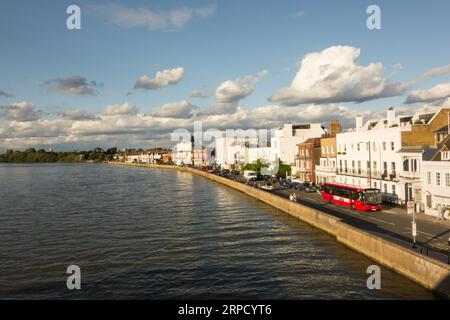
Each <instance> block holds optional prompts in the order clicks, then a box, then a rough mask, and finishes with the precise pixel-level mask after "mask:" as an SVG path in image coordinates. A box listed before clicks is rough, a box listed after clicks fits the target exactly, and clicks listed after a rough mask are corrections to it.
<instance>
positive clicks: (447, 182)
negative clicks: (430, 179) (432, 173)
mask: <svg viewBox="0 0 450 320" xmlns="http://www.w3.org/2000/svg"><path fill="white" fill-rule="evenodd" d="M445 186H446V187H450V173H448V172H446V173H445Z"/></svg>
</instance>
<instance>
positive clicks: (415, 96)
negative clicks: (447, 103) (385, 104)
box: [405, 83, 450, 104]
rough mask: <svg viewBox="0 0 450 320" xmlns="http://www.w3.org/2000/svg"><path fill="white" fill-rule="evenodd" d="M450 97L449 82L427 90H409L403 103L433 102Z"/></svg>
mask: <svg viewBox="0 0 450 320" xmlns="http://www.w3.org/2000/svg"><path fill="white" fill-rule="evenodd" d="M448 97H450V83H441V84H438V85H436V86H434V87H432V88H430V89H427V90H416V91H413V92H411V93H410V94H409V95H408V97H407V98H406V101H405V103H407V104H411V103H416V102H434V103H439V102H442V101H443V100H445V99H446V98H448Z"/></svg>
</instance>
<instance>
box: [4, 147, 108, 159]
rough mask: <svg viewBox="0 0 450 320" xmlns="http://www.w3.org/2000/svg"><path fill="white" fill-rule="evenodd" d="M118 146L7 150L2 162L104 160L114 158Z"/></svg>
mask: <svg viewBox="0 0 450 320" xmlns="http://www.w3.org/2000/svg"><path fill="white" fill-rule="evenodd" d="M116 153H117V148H110V149H107V150H106V151H105V150H103V149H102V148H100V147H97V148H95V149H92V150H88V151H71V152H54V151H45V150H44V149H39V150H36V149H34V148H29V149H27V150H25V151H17V150H7V151H6V152H5V153H3V154H0V163H48V162H86V161H89V162H102V161H109V160H112V158H113V155H114V154H116Z"/></svg>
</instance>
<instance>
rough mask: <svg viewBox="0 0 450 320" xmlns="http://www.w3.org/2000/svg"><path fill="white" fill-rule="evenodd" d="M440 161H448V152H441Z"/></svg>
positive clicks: (449, 153)
mask: <svg viewBox="0 0 450 320" xmlns="http://www.w3.org/2000/svg"><path fill="white" fill-rule="evenodd" d="M441 158H442V160H450V151H441Z"/></svg>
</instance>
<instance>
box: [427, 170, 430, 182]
mask: <svg viewBox="0 0 450 320" xmlns="http://www.w3.org/2000/svg"><path fill="white" fill-rule="evenodd" d="M427 184H431V172H427Z"/></svg>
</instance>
